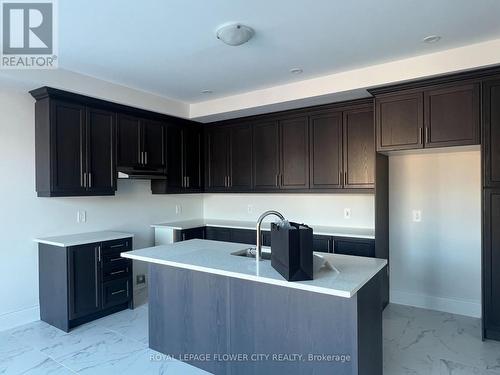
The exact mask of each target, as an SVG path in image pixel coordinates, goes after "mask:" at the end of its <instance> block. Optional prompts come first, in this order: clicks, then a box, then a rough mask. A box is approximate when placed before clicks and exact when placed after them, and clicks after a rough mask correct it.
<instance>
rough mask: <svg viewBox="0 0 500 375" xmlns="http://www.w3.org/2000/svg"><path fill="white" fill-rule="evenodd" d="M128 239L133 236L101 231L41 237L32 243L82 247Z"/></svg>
mask: <svg viewBox="0 0 500 375" xmlns="http://www.w3.org/2000/svg"><path fill="white" fill-rule="evenodd" d="M130 237H134V235H133V234H131V233H123V232H111V231H102V232H88V233H78V234H69V235H65V236H54V237H41V238H35V239H34V240H33V241H35V242H38V243H43V244H46V245H52V246H59V247H69V246H77V245H84V244H87V243H94V242H104V241H112V240H119V239H122V238H130Z"/></svg>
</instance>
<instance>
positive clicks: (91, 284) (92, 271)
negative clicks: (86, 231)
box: [68, 243, 101, 320]
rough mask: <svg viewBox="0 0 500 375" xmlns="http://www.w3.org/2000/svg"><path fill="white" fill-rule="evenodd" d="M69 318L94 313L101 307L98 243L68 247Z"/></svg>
mask: <svg viewBox="0 0 500 375" xmlns="http://www.w3.org/2000/svg"><path fill="white" fill-rule="evenodd" d="M68 262H69V267H68V268H69V299H70V303H69V305H70V306H69V307H70V311H69V317H70V320H72V319H76V318H80V317H82V316H86V315H89V314H92V313H95V312H97V311H99V310H100V308H101V294H100V289H101V275H100V272H101V270H100V262H99V244H96V243H94V244H87V245H80V246H74V247H70V248H69V249H68Z"/></svg>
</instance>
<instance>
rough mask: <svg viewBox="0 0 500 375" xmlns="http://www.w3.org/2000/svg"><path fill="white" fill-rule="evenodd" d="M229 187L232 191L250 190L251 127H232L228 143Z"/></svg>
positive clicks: (248, 125) (247, 125) (246, 125)
mask: <svg viewBox="0 0 500 375" xmlns="http://www.w3.org/2000/svg"><path fill="white" fill-rule="evenodd" d="M229 186H230V190H232V191H250V190H252V127H251V125H250V124H245V125H236V126H232V127H231V129H230V142H229Z"/></svg>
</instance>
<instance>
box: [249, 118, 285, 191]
mask: <svg viewBox="0 0 500 375" xmlns="http://www.w3.org/2000/svg"><path fill="white" fill-rule="evenodd" d="M279 155H280V154H279V126H278V123H277V122H276V121H267V122H261V123H256V124H254V127H253V159H254V162H253V181H254V187H255V190H277V189H279V173H280V164H279V163H280V160H279V159H280V158H279Z"/></svg>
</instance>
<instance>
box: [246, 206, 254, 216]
mask: <svg viewBox="0 0 500 375" xmlns="http://www.w3.org/2000/svg"><path fill="white" fill-rule="evenodd" d="M247 212H248V213H249V214H251V213H252V212H253V206H252V205H251V204H249V205H248V206H247Z"/></svg>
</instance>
